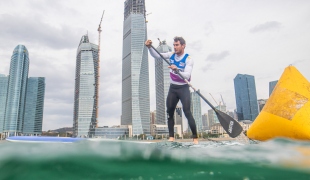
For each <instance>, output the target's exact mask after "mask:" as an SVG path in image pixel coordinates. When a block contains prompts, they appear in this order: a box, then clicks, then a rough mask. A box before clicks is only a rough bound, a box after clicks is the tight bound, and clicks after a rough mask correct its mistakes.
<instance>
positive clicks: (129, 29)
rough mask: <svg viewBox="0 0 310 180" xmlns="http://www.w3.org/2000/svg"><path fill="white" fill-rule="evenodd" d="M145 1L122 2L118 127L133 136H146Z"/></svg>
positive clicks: (146, 61)
mask: <svg viewBox="0 0 310 180" xmlns="http://www.w3.org/2000/svg"><path fill="white" fill-rule="evenodd" d="M146 39H147V32H146V21H145V1H144V0H126V1H125V3H124V25H123V57H122V116H121V125H132V131H133V132H132V133H133V135H139V134H150V94H149V69H148V50H147V47H146V46H145V45H144V42H145V41H146Z"/></svg>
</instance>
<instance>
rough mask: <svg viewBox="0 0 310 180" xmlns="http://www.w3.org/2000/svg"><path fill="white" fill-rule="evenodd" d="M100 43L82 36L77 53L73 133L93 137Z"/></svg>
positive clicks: (95, 121) (78, 135)
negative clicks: (93, 42) (96, 43)
mask: <svg viewBox="0 0 310 180" xmlns="http://www.w3.org/2000/svg"><path fill="white" fill-rule="evenodd" d="M98 66H99V62H98V45H95V44H92V43H90V42H89V38H88V35H84V36H82V38H81V41H80V44H79V47H78V49H77V54H76V70H75V89H74V110H73V135H74V136H75V137H92V136H93V134H94V129H95V127H96V126H97V117H96V114H97V111H98V107H97V104H98V103H97V101H98V99H97V97H98V96H97V95H98V93H99V92H98V89H97V87H96V86H97V85H98V77H99V76H98Z"/></svg>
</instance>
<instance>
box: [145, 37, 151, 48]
mask: <svg viewBox="0 0 310 180" xmlns="http://www.w3.org/2000/svg"><path fill="white" fill-rule="evenodd" d="M145 45H146V47H148V48H150V47H151V45H152V40H150V39H148V40H146V41H145Z"/></svg>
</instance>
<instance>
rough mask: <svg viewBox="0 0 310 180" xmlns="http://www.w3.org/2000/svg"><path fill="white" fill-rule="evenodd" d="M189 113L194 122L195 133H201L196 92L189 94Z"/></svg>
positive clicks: (198, 102)
mask: <svg viewBox="0 0 310 180" xmlns="http://www.w3.org/2000/svg"><path fill="white" fill-rule="evenodd" d="M198 92H199V90H198ZM191 112H192V115H193V117H194V119H195V122H196V127H197V132H202V131H203V124H202V119H201V101H200V96H199V95H198V94H197V93H196V92H191Z"/></svg>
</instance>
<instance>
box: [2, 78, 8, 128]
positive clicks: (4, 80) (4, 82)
mask: <svg viewBox="0 0 310 180" xmlns="http://www.w3.org/2000/svg"><path fill="white" fill-rule="evenodd" d="M8 81H9V77H8V76H5V75H3V74H0V133H2V132H3V128H4V115H5V107H6V97H7V92H8Z"/></svg>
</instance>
